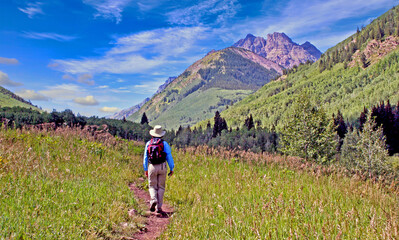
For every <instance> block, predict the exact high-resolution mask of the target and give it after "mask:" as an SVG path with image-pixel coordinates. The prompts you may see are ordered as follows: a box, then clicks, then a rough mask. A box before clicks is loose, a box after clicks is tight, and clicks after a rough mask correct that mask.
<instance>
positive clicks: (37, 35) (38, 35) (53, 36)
mask: <svg viewBox="0 0 399 240" xmlns="http://www.w3.org/2000/svg"><path fill="white" fill-rule="evenodd" d="M22 36H23V37H26V38H32V39H40V40H42V39H50V40H55V41H59V42H67V41H72V40H75V39H76V38H78V37H76V36H68V35H63V34H58V33H50V32H23V34H22Z"/></svg>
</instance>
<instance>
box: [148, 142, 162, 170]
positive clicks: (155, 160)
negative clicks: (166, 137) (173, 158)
mask: <svg viewBox="0 0 399 240" xmlns="http://www.w3.org/2000/svg"><path fill="white" fill-rule="evenodd" d="M147 156H148V161H149V162H150V163H151V164H160V163H164V162H165V161H166V153H165V152H164V145H163V140H162V139H160V138H153V139H151V140H150V143H149V144H148V148H147Z"/></svg>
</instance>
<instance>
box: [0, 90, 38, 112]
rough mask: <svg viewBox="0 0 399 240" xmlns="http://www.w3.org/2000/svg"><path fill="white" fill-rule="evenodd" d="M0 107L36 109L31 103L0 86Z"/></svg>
mask: <svg viewBox="0 0 399 240" xmlns="http://www.w3.org/2000/svg"><path fill="white" fill-rule="evenodd" d="M0 107H24V108H32V109H37V107H35V106H33V105H32V104H31V103H29V102H27V101H25V100H24V99H23V98H21V97H19V96H17V95H15V94H14V93H12V92H10V91H9V90H7V89H5V88H3V87H1V86H0Z"/></svg>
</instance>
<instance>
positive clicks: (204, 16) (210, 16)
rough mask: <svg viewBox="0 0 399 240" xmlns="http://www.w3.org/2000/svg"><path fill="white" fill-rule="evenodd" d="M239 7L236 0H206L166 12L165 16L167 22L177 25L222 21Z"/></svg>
mask: <svg viewBox="0 0 399 240" xmlns="http://www.w3.org/2000/svg"><path fill="white" fill-rule="evenodd" d="M239 8H240V4H239V3H238V1H237V0H206V1H202V2H199V3H198V4H196V5H193V6H190V7H186V8H181V9H176V10H174V11H171V12H168V13H167V14H166V16H167V17H168V21H169V23H171V24H177V25H201V24H203V23H204V22H212V23H223V22H225V21H226V20H227V19H230V18H232V17H234V16H235V15H236V13H237V10H238V9H239Z"/></svg>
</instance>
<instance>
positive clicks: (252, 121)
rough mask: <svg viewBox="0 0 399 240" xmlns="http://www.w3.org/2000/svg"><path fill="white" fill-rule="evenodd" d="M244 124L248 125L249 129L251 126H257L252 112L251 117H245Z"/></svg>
mask: <svg viewBox="0 0 399 240" xmlns="http://www.w3.org/2000/svg"><path fill="white" fill-rule="evenodd" d="M259 125H260V124H259ZM244 126H246V127H247V129H248V130H251V128H253V127H255V125H254V119H253V118H252V114H250V115H249V117H248V118H247V119H245V122H244Z"/></svg>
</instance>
